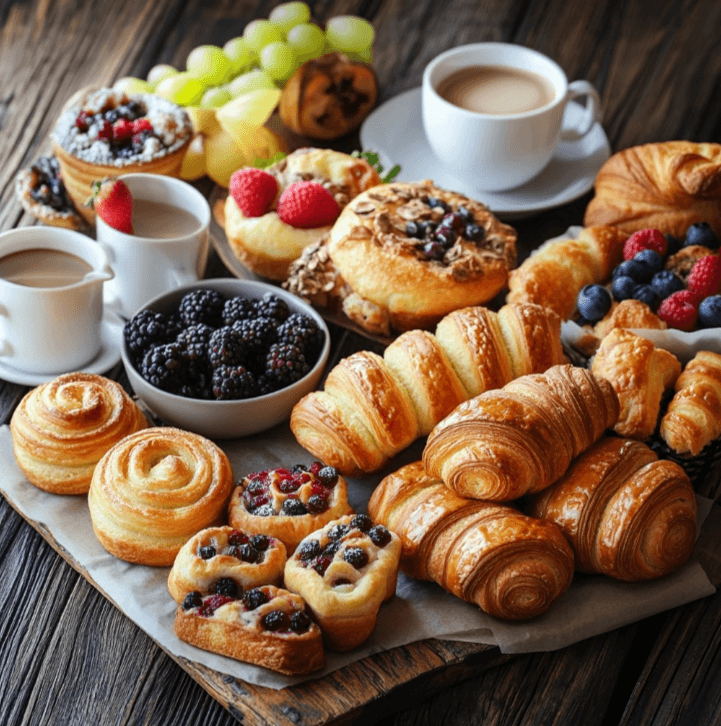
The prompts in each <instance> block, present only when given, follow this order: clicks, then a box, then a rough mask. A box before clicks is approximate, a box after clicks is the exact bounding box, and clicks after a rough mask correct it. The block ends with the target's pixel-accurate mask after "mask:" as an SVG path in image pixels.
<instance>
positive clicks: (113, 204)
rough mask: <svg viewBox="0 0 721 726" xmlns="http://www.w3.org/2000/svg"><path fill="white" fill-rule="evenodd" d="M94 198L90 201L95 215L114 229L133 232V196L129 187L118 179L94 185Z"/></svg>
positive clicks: (107, 179) (108, 179)
mask: <svg viewBox="0 0 721 726" xmlns="http://www.w3.org/2000/svg"><path fill="white" fill-rule="evenodd" d="M92 190H93V196H92V197H91V198H90V199H89V200H88V202H89V206H91V207H92V208H93V209H94V210H95V213H96V214H97V215H98V216H99V217H100V218H101V219H102V220H103V222H105V224H107V225H108V226H109V227H112V228H113V229H117V230H118V231H119V232H124V233H125V234H134V232H133V196H132V194H131V193H130V189H128V185H127V184H126V183H125V182H123V181H120V179H117V178H116V177H106V178H105V179H102V180H100V181H94V182H93V183H92Z"/></svg>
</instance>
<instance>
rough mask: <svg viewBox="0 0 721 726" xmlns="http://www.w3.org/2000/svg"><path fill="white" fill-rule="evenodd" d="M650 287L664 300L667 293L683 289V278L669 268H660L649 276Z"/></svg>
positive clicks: (670, 293) (671, 293)
mask: <svg viewBox="0 0 721 726" xmlns="http://www.w3.org/2000/svg"><path fill="white" fill-rule="evenodd" d="M651 287H652V288H653V289H654V292H655V293H656V294H657V295H658V296H659V297H660V298H661V300H664V299H665V298H667V297H668V296H669V295H673V293H675V292H678V291H679V290H683V289H684V287H685V285H684V284H683V280H682V279H681V278H680V277H679V276H678V275H675V274H674V273H673V272H671V270H661V272H657V273H656V274H655V275H654V276H653V277H652V278H651Z"/></svg>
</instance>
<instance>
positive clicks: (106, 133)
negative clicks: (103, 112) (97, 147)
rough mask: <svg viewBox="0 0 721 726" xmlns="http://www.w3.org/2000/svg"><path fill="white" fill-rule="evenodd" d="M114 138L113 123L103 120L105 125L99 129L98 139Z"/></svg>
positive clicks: (108, 139)
mask: <svg viewBox="0 0 721 726" xmlns="http://www.w3.org/2000/svg"><path fill="white" fill-rule="evenodd" d="M112 138H113V125H112V124H111V123H110V121H103V125H102V126H101V127H100V130H99V131H98V139H106V140H107V141H110V140H111V139H112Z"/></svg>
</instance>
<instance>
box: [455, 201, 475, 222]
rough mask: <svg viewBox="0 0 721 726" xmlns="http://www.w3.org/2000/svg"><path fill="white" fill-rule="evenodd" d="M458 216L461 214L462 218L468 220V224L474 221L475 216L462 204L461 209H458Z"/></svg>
mask: <svg viewBox="0 0 721 726" xmlns="http://www.w3.org/2000/svg"><path fill="white" fill-rule="evenodd" d="M458 214H460V215H461V217H463V219H465V220H466V222H472V221H473V215H472V214H471V213H470V212H469V211H468V209H467V208H466V207H464V206H463V205H462V204H461V206H460V207H458Z"/></svg>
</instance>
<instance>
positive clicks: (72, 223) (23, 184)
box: [15, 166, 87, 232]
mask: <svg viewBox="0 0 721 726" xmlns="http://www.w3.org/2000/svg"><path fill="white" fill-rule="evenodd" d="M38 182H39V177H38V174H37V172H36V171H35V170H34V169H33V168H32V166H29V167H26V168H25V169H22V170H21V171H19V172H18V175H17V176H16V177H15V196H16V197H17V198H18V200H19V201H20V204H22V207H23V209H24V210H25V211H26V212H27V213H28V214H30V215H32V216H33V217H35V219H37V220H38V222H42V223H43V224H47V225H49V226H51V227H63V228H64V229H72V230H75V231H76V232H82V231H84V230H85V229H86V227H87V224H86V222H85V220H84V219H83V217H82V216H81V215H80V214H79V213H78V211H77V210H76V209H75V207H74V206H73V207H72V208H70V209H64V210H62V211H58V210H57V209H53V207H51V206H50V205H49V204H43V203H42V202H40V201H38V200H37V199H35V197H33V195H32V193H31V190H32V189H35V188H36V187H37V186H38Z"/></svg>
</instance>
